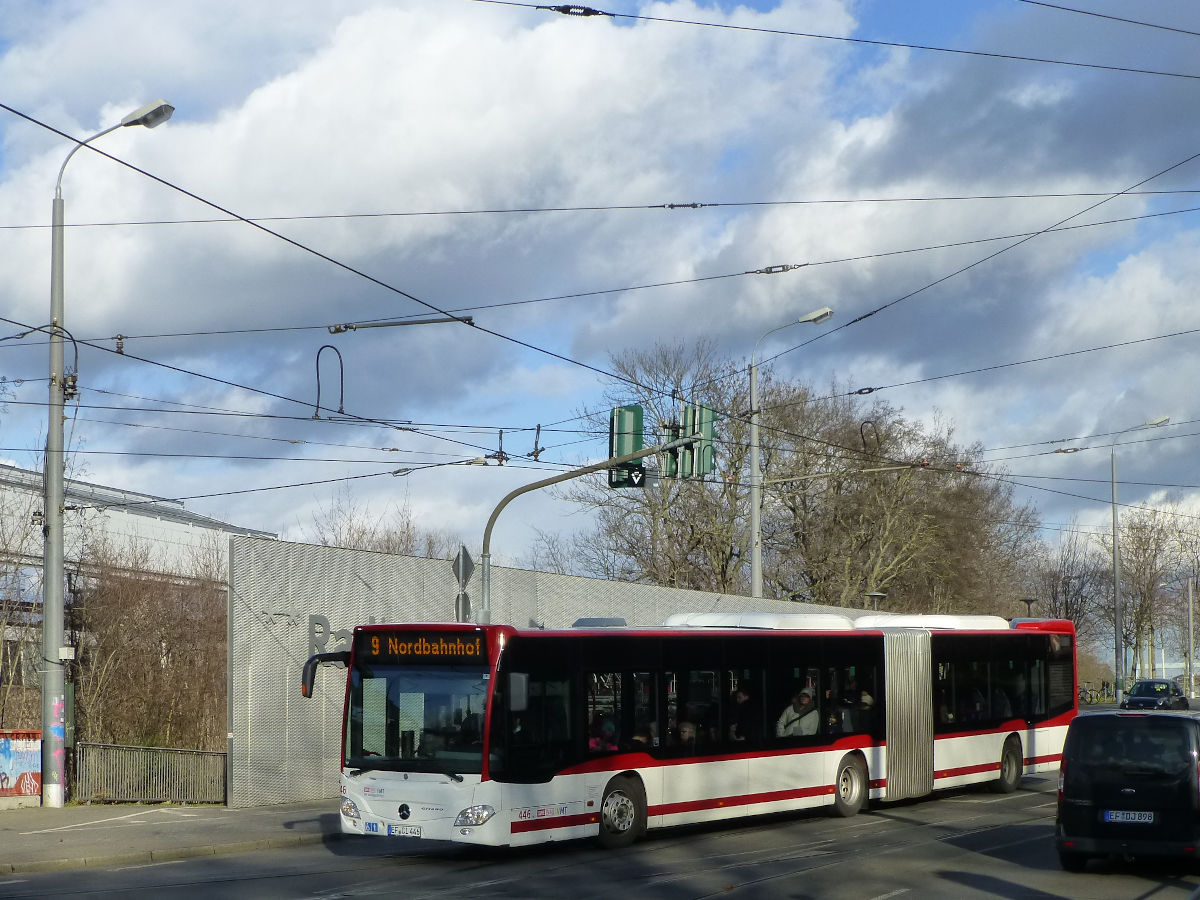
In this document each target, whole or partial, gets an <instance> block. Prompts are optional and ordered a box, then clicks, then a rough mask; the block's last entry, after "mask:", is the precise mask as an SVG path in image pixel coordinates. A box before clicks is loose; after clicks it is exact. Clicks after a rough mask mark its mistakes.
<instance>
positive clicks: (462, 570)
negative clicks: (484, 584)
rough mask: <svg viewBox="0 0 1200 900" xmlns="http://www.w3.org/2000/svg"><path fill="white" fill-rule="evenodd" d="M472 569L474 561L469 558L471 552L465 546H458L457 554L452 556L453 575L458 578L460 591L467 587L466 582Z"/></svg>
mask: <svg viewBox="0 0 1200 900" xmlns="http://www.w3.org/2000/svg"><path fill="white" fill-rule="evenodd" d="M474 571H475V562H474V561H473V560H472V559H471V554H470V553H468V552H467V548H466V547H465V546H460V547H459V550H458V555H457V556H455V557H454V577H455V578H457V579H458V589H459V590H460V591H465V590H466V589H467V582H468V581H470V580H471V573H472V572H474Z"/></svg>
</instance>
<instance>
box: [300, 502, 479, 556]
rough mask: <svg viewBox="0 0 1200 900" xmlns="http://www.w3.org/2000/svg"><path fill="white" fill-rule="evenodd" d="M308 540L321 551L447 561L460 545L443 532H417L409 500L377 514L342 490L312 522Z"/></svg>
mask: <svg viewBox="0 0 1200 900" xmlns="http://www.w3.org/2000/svg"><path fill="white" fill-rule="evenodd" d="M308 537H309V539H310V540H312V541H313V542H314V543H317V544H320V545H322V546H324V547H345V548H348V549H352V550H373V551H375V552H377V553H393V554H397V555H401V556H423V557H426V558H429V559H450V558H451V557H453V556H454V554H455V553H456V552H457V551H458V548H459V546H460V545H461V543H462V542H461V541H460V540H459V539H458V537H457V536H455V535H450V534H448V533H446V532H444V531H438V530H428V529H422V528H420V527H419V526H418V525H417V523H416V522H415V521H414V519H413V515H412V510H411V509H410V508H409V505H408V500H407V498H406V499H405V502H404V504H403V505H401V506H391V507H390V508H388V509H385V510H384V512H382V513H379V514H376V513H374V512H373V511H372V510H371V506H370V503H368V502H366V501H359V500H357V499H356V498H355V497H354V496H353V495H352V494H351V493H350V491H349V490H348V489H347V488H345V487H343V488H342V489H341V490H339V491H338V492H337V493H335V494H334V495H333V496H332V497H331V498H330V500H329V504H328V505H327V506H324V507H322V508H321V509H320V510H319V511H318V512H317V513H316V514H315V515H314V516H313V519H312V527H311V528H310V529H309V530H308Z"/></svg>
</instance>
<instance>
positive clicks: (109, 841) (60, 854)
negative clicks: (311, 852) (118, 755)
mask: <svg viewBox="0 0 1200 900" xmlns="http://www.w3.org/2000/svg"><path fill="white" fill-rule="evenodd" d="M340 837H341V831H340V828H339V825H338V815H337V800H336V799H334V798H331V799H329V800H315V801H307V802H304V803H289V804H285V805H282V806H260V807H255V808H252V809H226V808H225V807H224V806H168V805H162V806H140V805H137V804H112V805H93V806H67V807H65V808H63V809H43V808H41V807H24V808H21V809H11V810H0V875H4V874H8V873H12V872H45V871H51V870H56V869H79V868H87V867H95V866H110V865H131V864H138V863H147V862H161V861H162V860H168V859H184V858H188V857H194V856H214V855H217V854H225V853H244V852H247V851H250V850H267V849H271V848H276V847H295V846H298V845H301V844H315V843H321V842H323V841H327V840H338V839H340Z"/></svg>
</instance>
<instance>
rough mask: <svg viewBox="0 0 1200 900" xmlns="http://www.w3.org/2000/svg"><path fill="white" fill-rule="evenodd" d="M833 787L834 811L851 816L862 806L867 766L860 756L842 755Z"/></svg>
mask: <svg viewBox="0 0 1200 900" xmlns="http://www.w3.org/2000/svg"><path fill="white" fill-rule="evenodd" d="M833 788H834V790H833V811H834V813H836V814H837V815H839V816H852V815H854V814H855V813H857V812H858V811H859V810H860V809H862V808H863V806H864V805H865V804H866V802H867V766H866V764H865V763H864V762H863V760H862V757H861V756H858V755H857V754H854V753H851V754H847V755H846V756H843V757H842V761H841V762H840V763H838V767H837V779H836V781H835V783H834V786H833Z"/></svg>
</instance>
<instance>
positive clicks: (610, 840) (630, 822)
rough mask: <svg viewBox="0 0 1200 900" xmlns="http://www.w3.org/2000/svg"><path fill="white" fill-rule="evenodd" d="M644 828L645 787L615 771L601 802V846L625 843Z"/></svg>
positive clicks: (636, 836) (625, 845)
mask: <svg viewBox="0 0 1200 900" xmlns="http://www.w3.org/2000/svg"><path fill="white" fill-rule="evenodd" d="M645 831H646V791H645V789H644V788H643V787H642V785H641V783H640V782H639V781H638V780H637V779H634V778H630V777H629V776H628V775H618V776H617V777H616V778H614V779H612V780H611V781H610V782H609V783H608V786H607V787H606V788H605V789H604V800H603V801H601V803H600V846H602V847H605V848H607V849H609V850H612V849H616V848H619V847H628V846H629V845H630V844H632V843H633V842H634V841H636V840H637V839H638V838H639V837H641V836H642V835H643V834H644V833H645Z"/></svg>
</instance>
